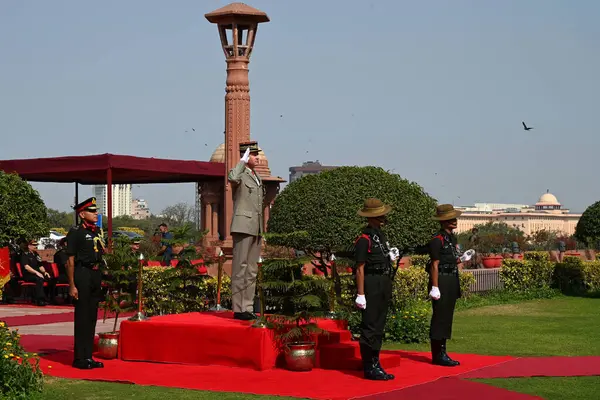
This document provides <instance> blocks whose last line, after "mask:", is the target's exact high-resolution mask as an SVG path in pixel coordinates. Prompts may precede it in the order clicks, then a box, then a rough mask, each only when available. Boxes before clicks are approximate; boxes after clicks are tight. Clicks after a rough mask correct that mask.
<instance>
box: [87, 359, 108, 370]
mask: <svg viewBox="0 0 600 400" xmlns="http://www.w3.org/2000/svg"><path fill="white" fill-rule="evenodd" d="M86 361H87V362H88V363H89V364H90V365H91V366H92V368H104V364H102V363H101V362H100V361H96V360H94V359H93V358H90V359H89V360H86Z"/></svg>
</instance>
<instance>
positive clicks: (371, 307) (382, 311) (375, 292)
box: [360, 271, 392, 357]
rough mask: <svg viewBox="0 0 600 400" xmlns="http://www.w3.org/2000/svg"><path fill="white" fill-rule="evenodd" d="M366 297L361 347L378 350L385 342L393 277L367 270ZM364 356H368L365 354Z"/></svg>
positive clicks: (361, 326) (361, 328)
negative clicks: (384, 331)
mask: <svg viewBox="0 0 600 400" xmlns="http://www.w3.org/2000/svg"><path fill="white" fill-rule="evenodd" d="M365 299H366V301H367V308H365V309H364V310H362V311H361V312H362V321H361V324H360V330H361V332H360V347H361V349H362V350H363V351H364V350H370V351H375V352H378V351H380V350H381V344H382V342H383V330H384V328H385V322H386V318H387V312H388V308H389V304H390V301H391V299H392V278H391V277H390V276H389V275H387V274H379V275H375V274H369V273H367V272H366V271H365ZM364 356H368V355H365V354H363V357H364Z"/></svg>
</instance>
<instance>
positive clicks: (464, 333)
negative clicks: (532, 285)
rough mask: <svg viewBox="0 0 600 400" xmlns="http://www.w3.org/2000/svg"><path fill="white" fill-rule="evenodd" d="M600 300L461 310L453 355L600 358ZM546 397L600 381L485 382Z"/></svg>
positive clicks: (172, 392)
mask: <svg viewBox="0 0 600 400" xmlns="http://www.w3.org/2000/svg"><path fill="white" fill-rule="evenodd" d="M598 332H600V299H589V298H578V297H562V296H561V297H558V298H555V299H548V300H532V301H527V302H522V303H518V304H503V305H492V306H486V307H478V308H468V309H464V310H461V311H457V313H456V317H455V324H454V338H453V339H452V340H451V341H449V343H448V349H449V350H450V352H451V353H455V352H456V353H477V354H489V355H515V356H542V355H543V356H553V355H600V341H599V340H597V339H594V338H597V337H598ZM386 348H388V349H406V350H420V351H428V350H429V348H428V345H427V344H424V345H405V344H388V345H386ZM482 382H485V383H488V384H492V385H494V386H498V387H503V388H506V389H509V390H514V391H518V392H523V393H529V394H536V395H538V396H542V397H544V398H546V399H550V400H553V399H573V400H577V399H590V398H597V397H598V396H596V395H593V396H592V395H591V394H595V393H600V378H599V377H589V378H529V379H493V380H485V381H482ZM39 398H40V399H44V400H45V399H48V400H50V399H52V400H60V399H65V400H66V399H74V398H77V399H78V400H86V399H89V400H103V399H115V398H119V399H121V398H122V399H148V400H152V399H161V400H162V399H167V398H168V399H173V400H185V399H192V398H193V399H219V400H229V399H254V398H256V399H285V398H284V397H273V396H252V395H247V394H232V393H223V392H219V393H214V392H200V391H189V390H179V389H167V388H158V387H140V386H133V385H123V384H113V383H100V382H85V381H70V380H64V379H48V380H47V385H46V389H45V393H44V394H43V395H42V396H41V397H39Z"/></svg>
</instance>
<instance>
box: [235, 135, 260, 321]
mask: <svg viewBox="0 0 600 400" xmlns="http://www.w3.org/2000/svg"><path fill="white" fill-rule="evenodd" d="M258 153H259V149H258V143H257V142H246V143H240V154H242V157H241V158H240V162H239V163H238V164H237V165H236V166H235V167H233V168H232V169H231V171H229V174H228V176H227V177H228V180H229V182H230V183H231V184H232V188H233V215H232V217H231V237H232V239H233V260H232V265H231V308H232V309H233V318H234V319H239V320H244V321H248V320H253V319H256V318H257V317H256V314H254V295H255V291H256V275H257V274H258V260H259V258H260V251H261V240H262V234H263V232H264V226H263V194H264V186H263V183H262V179H261V178H260V176H259V175H258V173H256V171H255V167H256V166H257V165H258V163H259V159H258Z"/></svg>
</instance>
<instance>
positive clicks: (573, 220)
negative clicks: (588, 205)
mask: <svg viewBox="0 0 600 400" xmlns="http://www.w3.org/2000/svg"><path fill="white" fill-rule="evenodd" d="M456 208H457V209H458V210H461V211H462V212H463V213H462V215H461V216H460V217H459V218H458V229H457V230H456V232H457V233H461V232H466V231H470V230H471V229H472V228H473V227H474V226H475V225H482V224H486V223H488V222H490V221H491V222H504V223H506V224H507V225H509V226H512V227H515V228H518V229H519V230H521V231H523V232H524V233H525V234H526V235H531V234H532V233H534V232H537V231H541V230H547V231H555V232H561V233H564V234H566V235H572V234H573V233H575V227H576V226H577V222H578V221H579V218H581V214H572V213H570V212H569V210H568V209H564V208H562V205H561V204H560V203H559V201H558V199H557V198H556V196H554V195H553V194H551V193H548V192H547V193H544V194H543V195H542V196H541V197H540V199H539V200H538V202H537V203H535V205H533V206H530V205H526V204H495V203H475V204H474V205H473V206H468V207H456Z"/></svg>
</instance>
